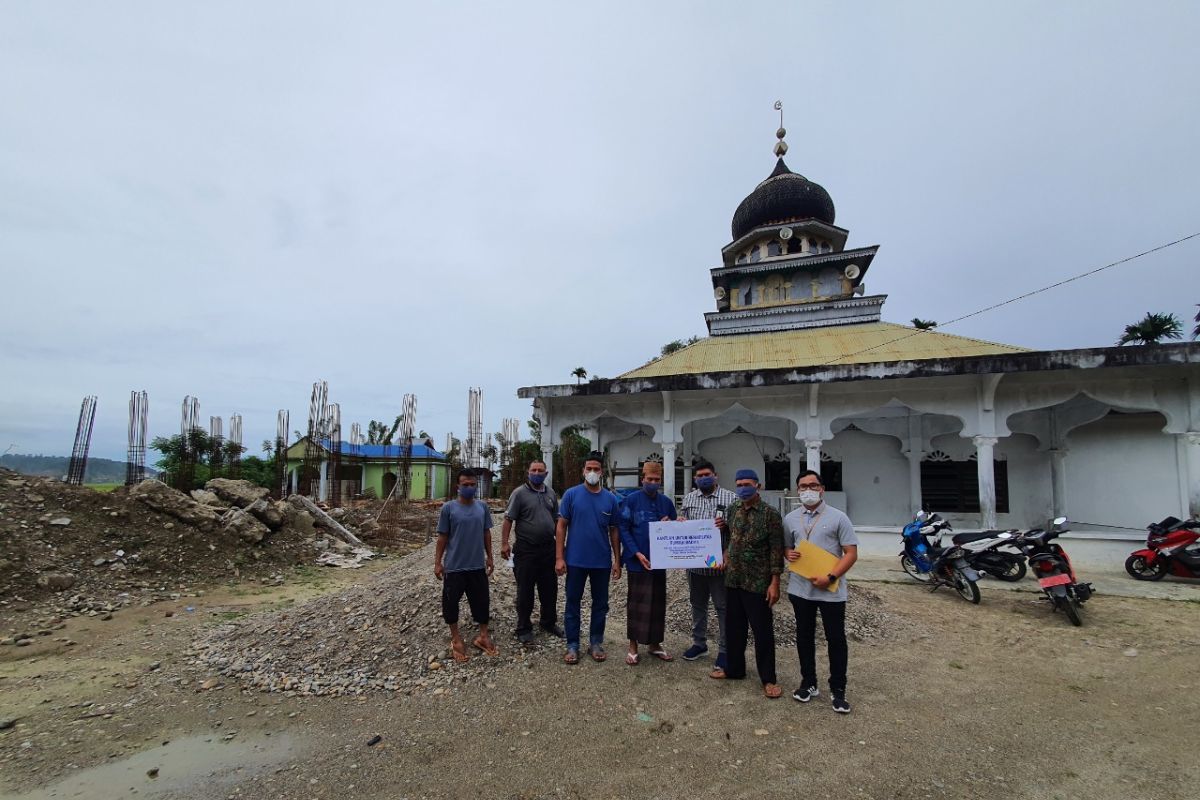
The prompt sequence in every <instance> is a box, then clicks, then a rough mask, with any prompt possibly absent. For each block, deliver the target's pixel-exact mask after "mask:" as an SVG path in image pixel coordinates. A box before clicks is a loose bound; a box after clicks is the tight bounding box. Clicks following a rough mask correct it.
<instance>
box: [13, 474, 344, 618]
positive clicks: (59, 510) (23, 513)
mask: <svg viewBox="0 0 1200 800" xmlns="http://www.w3.org/2000/svg"><path fill="white" fill-rule="evenodd" d="M268 494H269V493H268V491H267V490H266V489H263V488H261V487H258V486H255V485H254V484H252V483H250V482H248V481H238V480H229V479H223V478H218V479H214V480H211V481H209V482H208V484H207V485H206V488H205V489H202V490H196V491H194V492H192V494H191V495H190V496H189V495H186V494H183V493H182V492H178V491H176V490H174V489H172V488H171V487H169V486H167V485H166V484H163V483H161V482H159V481H155V480H149V481H145V482H143V483H140V484H138V485H136V486H133V487H121V488H118V489H116V490H114V491H112V492H108V493H104V492H98V491H96V490H94V489H91V488H88V487H86V486H83V487H81V486H71V485H68V484H65V483H63V482H61V481H58V480H53V479H49V478H36V477H28V476H24V475H20V474H18V473H15V472H11V471H9V470H0V615H3V614H4V612H9V611H24V610H27V609H28V608H30V607H31V606H32V605H33V604H34V603H39V604H43V605H44V604H46V603H47V602H48V603H50V604H52V605H53V608H52V609H50V611H51V612H52V613H53V614H54V615H57V616H63V615H70V614H77V613H90V612H92V611H96V610H97V609H100V610H101V613H109V612H111V611H113V610H115V609H117V608H120V607H121V606H125V605H131V604H134V603H136V602H140V601H142V600H144V599H146V598H147V597H151V598H154V597H170V596H173V597H178V596H180V595H181V593H187V592H190V591H194V590H195V587H197V586H202V585H205V584H209V583H214V582H217V581H220V580H226V579H229V578H240V577H254V578H259V577H265V576H274V575H277V574H278V573H279V572H280V570H281V569H282V568H284V567H288V566H291V565H295V564H300V563H312V562H313V560H314V559H316V558H318V556H320V555H322V554H324V553H333V554H338V555H348V556H352V557H353V556H354V555H355V553H356V552H358V553H365V552H368V551H365V550H363V549H362V547H363V542H362V541H361V540H360V539H359V538H358V536H357V535H356V534H355V533H354V532H353V531H351V530H349V529H348V528H347V527H346V526H344V525H342V524H341V523H339V522H338V521H337V520H335V519H334V518H333V516H331V514H329V513H326V512H325V510H323V509H321V508H319V507H317V506H316V505H314V504H313V503H312V502H311V501H310V500H308V499H307V498H299V497H296V498H289V499H288V500H287V501H272V500H271V499H270V498H269V496H268ZM338 513H339V512H338V511H337V510H335V511H334V512H332V514H338Z"/></svg>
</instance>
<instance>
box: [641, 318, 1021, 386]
mask: <svg viewBox="0 0 1200 800" xmlns="http://www.w3.org/2000/svg"><path fill="white" fill-rule="evenodd" d="M1023 352H1027V351H1026V348H1024V347H1014V346H1013V345H1007V344H997V343H995V342H985V341H983V340H981V339H968V338H967V337H965V336H954V335H953V334H949V333H940V332H938V331H922V330H917V329H916V328H910V327H908V326H906V325H896V324H894V323H891V322H865V323H861V324H857V325H833V326H830V327H825V328H804V329H801V330H795V331H778V332H773V333H745V334H733V335H728V336H710V337H709V338H707V339H701V340H700V341H698V342H696V343H695V344H693V345H689V346H688V347H685V348H684V349H682V350H679V351H676V352H674V353H672V354H671V355H669V356H663V357H662V358H660V359H658V360H657V361H651V362H650V363H649V364H646V365H644V366H641V367H638V368H637V369H634V370H630V371H629V372H626V373H625V374H624V375H621V376H620V377H621V378H657V377H661V376H664V375H692V374H697V373H705V372H730V371H733V370H763V369H789V368H800V367H825V366H828V367H832V366H838V365H844V364H871V363H875V362H880V361H924V360H929V359H937V358H957V357H962V356H986V355H1003V354H1005V353H1023Z"/></svg>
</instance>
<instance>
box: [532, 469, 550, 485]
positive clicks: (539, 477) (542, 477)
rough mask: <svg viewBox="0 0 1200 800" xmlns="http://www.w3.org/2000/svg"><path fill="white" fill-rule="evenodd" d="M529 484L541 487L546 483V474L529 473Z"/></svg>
mask: <svg viewBox="0 0 1200 800" xmlns="http://www.w3.org/2000/svg"><path fill="white" fill-rule="evenodd" d="M529 482H530V483H532V484H533V485H534V486H541V485H542V484H543V483H545V482H546V473H544V472H531V473H529Z"/></svg>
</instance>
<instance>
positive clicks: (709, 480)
mask: <svg viewBox="0 0 1200 800" xmlns="http://www.w3.org/2000/svg"><path fill="white" fill-rule="evenodd" d="M716 486H717V479H716V477H714V476H712V475H705V476H703V477H700V478H696V488H697V489H699V490H700V491H702V492H711V491H712V490H713V489H715V488H716Z"/></svg>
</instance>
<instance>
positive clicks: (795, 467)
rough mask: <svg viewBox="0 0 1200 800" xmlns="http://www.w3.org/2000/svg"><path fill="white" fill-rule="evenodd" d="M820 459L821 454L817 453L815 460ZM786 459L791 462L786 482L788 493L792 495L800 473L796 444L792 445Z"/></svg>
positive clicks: (798, 450) (798, 452) (798, 451)
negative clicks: (788, 477) (788, 478)
mask: <svg viewBox="0 0 1200 800" xmlns="http://www.w3.org/2000/svg"><path fill="white" fill-rule="evenodd" d="M820 457H821V454H820V453H819V452H818V453H817V458H820ZM788 458H789V459H790V460H791V462H792V466H791V469H790V471H789V473H788V474H789V476H790V478H791V479H790V480H789V481H788V492H789V493H792V492H795V491H796V481H798V480H800V472H801V470H800V448H799V447H798V446H797V445H796V444H793V445H792V449H791V451H790V452H789V453H788Z"/></svg>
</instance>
